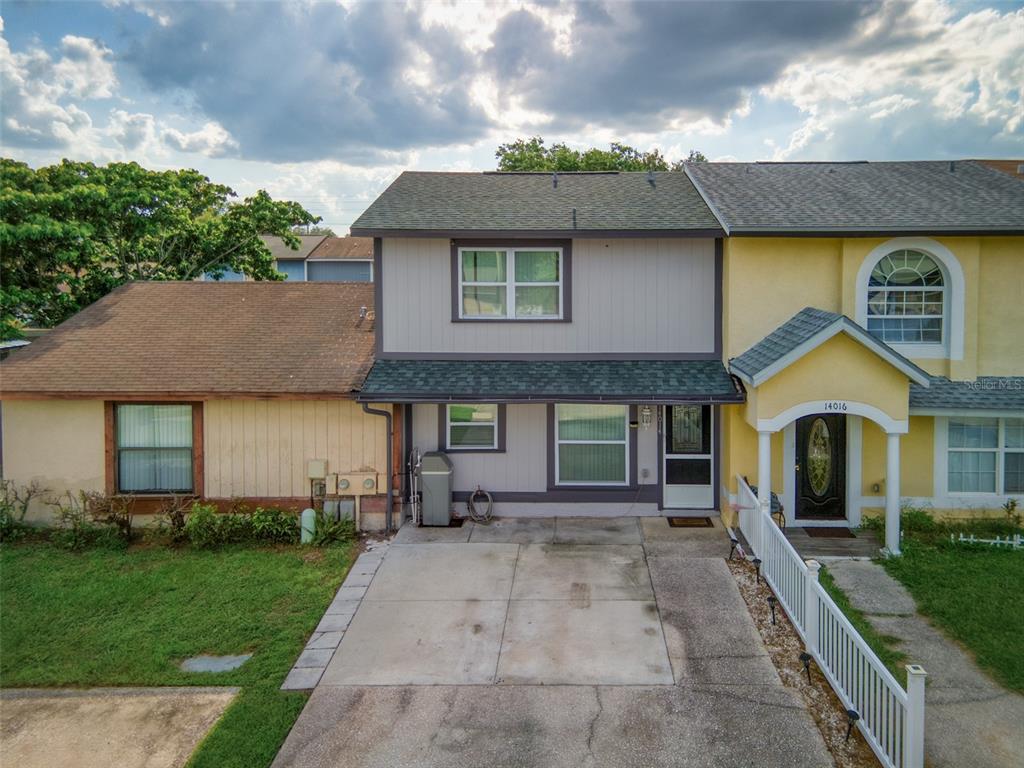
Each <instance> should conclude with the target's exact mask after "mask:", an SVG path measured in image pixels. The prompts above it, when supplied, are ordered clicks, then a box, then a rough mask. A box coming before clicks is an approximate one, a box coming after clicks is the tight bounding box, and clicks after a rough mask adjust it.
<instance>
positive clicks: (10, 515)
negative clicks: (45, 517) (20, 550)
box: [0, 480, 49, 541]
mask: <svg viewBox="0 0 1024 768" xmlns="http://www.w3.org/2000/svg"><path fill="white" fill-rule="evenodd" d="M47 493H49V491H47V490H46V489H45V488H43V486H42V485H40V484H39V483H38V482H37V481H35V480H33V481H32V482H31V483H29V484H28V485H22V486H18V485H15V484H14V483H13V482H12V481H10V480H0V541H16V540H18V539H21V538H23V537H24V536H25V535H26V534H27V533H28V531H29V527H28V526H27V525H25V516H26V515H27V514H28V508H29V506H30V505H31V503H32V500H33V499H38V498H42V497H43V496H44V495H45V494H47Z"/></svg>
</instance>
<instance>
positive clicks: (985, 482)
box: [947, 416, 1024, 496]
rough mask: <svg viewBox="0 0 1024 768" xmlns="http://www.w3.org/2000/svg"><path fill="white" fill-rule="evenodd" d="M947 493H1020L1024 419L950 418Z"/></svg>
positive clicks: (1023, 489)
mask: <svg viewBox="0 0 1024 768" xmlns="http://www.w3.org/2000/svg"><path fill="white" fill-rule="evenodd" d="M947 452H948V465H947V483H948V489H949V493H951V494H975V493H991V494H996V495H1000V496H1002V495H1007V494H1016V493H1024V419H999V418H979V417H960V416H950V417H949V426H948V439H947Z"/></svg>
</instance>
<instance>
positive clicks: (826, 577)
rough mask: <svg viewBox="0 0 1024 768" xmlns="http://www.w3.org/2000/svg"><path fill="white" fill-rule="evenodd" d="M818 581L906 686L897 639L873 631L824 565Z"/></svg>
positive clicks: (903, 655)
mask: <svg viewBox="0 0 1024 768" xmlns="http://www.w3.org/2000/svg"><path fill="white" fill-rule="evenodd" d="M818 580H819V581H820V583H821V586H822V587H824V588H825V591H826V592H827V593H828V596H829V597H831V598H832V599H833V600H834V601H835V604H836V605H837V606H839V609H840V610H841V611H842V612H843V615H844V616H846V618H847V619H849V620H850V623H851V624H853V628H854V629H856V630H857V631H858V632H859V633H860V636H861V637H863V638H864V642H866V643H867V644H868V646H869V647H870V648H871V650H872V651H874V652H875V655H876V656H878V658H879V660H880V661H881V662H882V663H883V664H885V666H886V669H888V670H889V671H890V672H891V673H892V674H893V677H895V678H896V679H897V680H899V681H900V683H901V684H902V685H904V686H906V684H907V670H906V667H905V666H904V663H905V662H906V659H907V657H906V654H904V653H903V652H902V651H900V650H898V647H897V646H898V645H899V638H896V637H891V636H890V635H883V634H882V633H881V632H879V631H878V630H877V629H875V628H874V627H873V626H872V625H871V623H870V622H869V621H868V620H867V619H866V618H865V617H864V614H863V613H861V612H860V611H858V610H857V609H856V608H854V607H853V605H851V604H850V599H849V598H848V597H847V596H846V593H845V592H843V590H841V589H840V588H839V587H838V586H837V585H836V583H835V581H834V580H833V578H832V574H831V573H829V572H828V568H827V567H825V566H824V565H823V566H821V570H820V571H819V572H818Z"/></svg>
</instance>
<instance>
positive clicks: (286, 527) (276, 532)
mask: <svg viewBox="0 0 1024 768" xmlns="http://www.w3.org/2000/svg"><path fill="white" fill-rule="evenodd" d="M252 533H253V537H254V538H255V539H256V540H257V541H267V542H274V543H277V544H293V543H295V542H296V541H298V540H299V519H298V517H297V516H296V515H295V514H294V513H292V512H288V511H286V510H283V509H277V508H275V507H268V508H264V507H256V511H255V512H253V513H252Z"/></svg>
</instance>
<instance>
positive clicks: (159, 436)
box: [0, 282, 389, 528]
mask: <svg viewBox="0 0 1024 768" xmlns="http://www.w3.org/2000/svg"><path fill="white" fill-rule="evenodd" d="M325 308H326V311H325ZM197 319H198V320H197ZM373 339H374V331H373V288H372V286H370V285H358V284H330V283H308V284H307V283H303V284H281V283H258V282H244V283H207V282H161V283H130V284H128V285H125V286H122V287H121V288H118V289H116V290H115V291H113V292H112V293H110V294H109V295H107V296H106V297H104V298H103V299H100V300H99V301H97V302H96V303H94V304H92V305H91V306H89V307H88V308H86V309H84V310H83V311H81V312H79V313H78V314H77V315H75V316H74V317H72V318H71V319H70V320H68V321H66V322H65V323H63V324H61V325H60V326H58V327H57V328H55V329H53V330H52V331H50V332H49V333H47V334H46V335H44V336H42V337H41V338H39V339H37V340H36V341H34V342H33V343H32V344H31V346H28V347H25V348H24V349H19V350H16V351H14V352H13V353H12V354H11V355H10V356H9V357H8V358H7V359H6V360H4V361H3V363H2V364H0V397H2V399H3V456H4V468H3V469H4V476H5V478H6V479H8V480H11V481H13V482H14V483H17V484H19V485H20V484H27V483H30V482H32V481H38V482H39V483H40V484H41V485H42V486H43V487H44V488H46V489H48V490H49V491H50V492H51V495H59V494H63V493H65V492H72V493H77V492H78V491H79V490H85V491H106V492H108V493H124V494H130V495H132V496H134V497H135V498H136V499H137V501H136V504H135V511H136V513H140V514H141V513H146V512H154V511H157V510H158V508H159V506H160V504H161V502H162V501H163V500H164V499H165V498H166V497H167V496H169V495H174V494H184V495H194V496H196V497H200V498H206V499H209V500H212V501H214V502H216V503H218V505H219V506H221V507H222V508H226V507H228V506H230V504H232V503H233V502H235V501H245V502H248V503H249V504H250V505H256V504H264V505H277V506H285V507H290V508H302V507H306V506H308V504H309V496H310V490H311V488H310V480H309V478H308V475H307V471H308V469H309V467H308V463H309V462H310V461H312V460H317V459H319V460H324V461H326V462H327V467H326V470H327V472H328V473H330V474H331V475H334V474H341V475H351V476H352V477H351V482H350V486H351V487H353V488H358V489H359V491H360V492H365V493H366V495H365V496H362V497H361V501H360V507H361V512H362V522H363V527H364V528H365V527H369V528H373V527H377V528H380V527H383V523H384V510H385V494H386V489H387V483H388V476H389V472H388V467H389V460H388V456H387V446H388V442H389V440H388V438H389V436H388V430H387V426H386V425H387V422H388V421H389V418H388V419H386V418H383V417H382V416H380V415H377V414H373V413H366V412H365V411H364V409H363V408H361V407H360V406H359V405H358V404H357V403H356V402H355V401H354V400H353V393H354V391H355V390H356V389H358V388H359V386H360V385H361V384H362V381H363V378H364V377H365V375H366V372H367V370H368V369H369V367H370V364H371V359H372V350H373ZM385 410H387V409H385ZM329 479H330V478H329ZM366 480H370V481H372V482H371V486H372V487H370V488H366V486H365V485H364V483H365V481H366ZM330 485H331V483H330V482H329V483H328V488H327V491H328V493H331V492H333V490H334V489H333V488H332V487H330ZM48 512H49V510H48V509H47V508H46V507H45V506H43V505H37V506H36V507H35V508H34V509H33V510H32V511H31V515H32V518H34V519H43V518H45V517H46V515H47V514H48Z"/></svg>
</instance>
